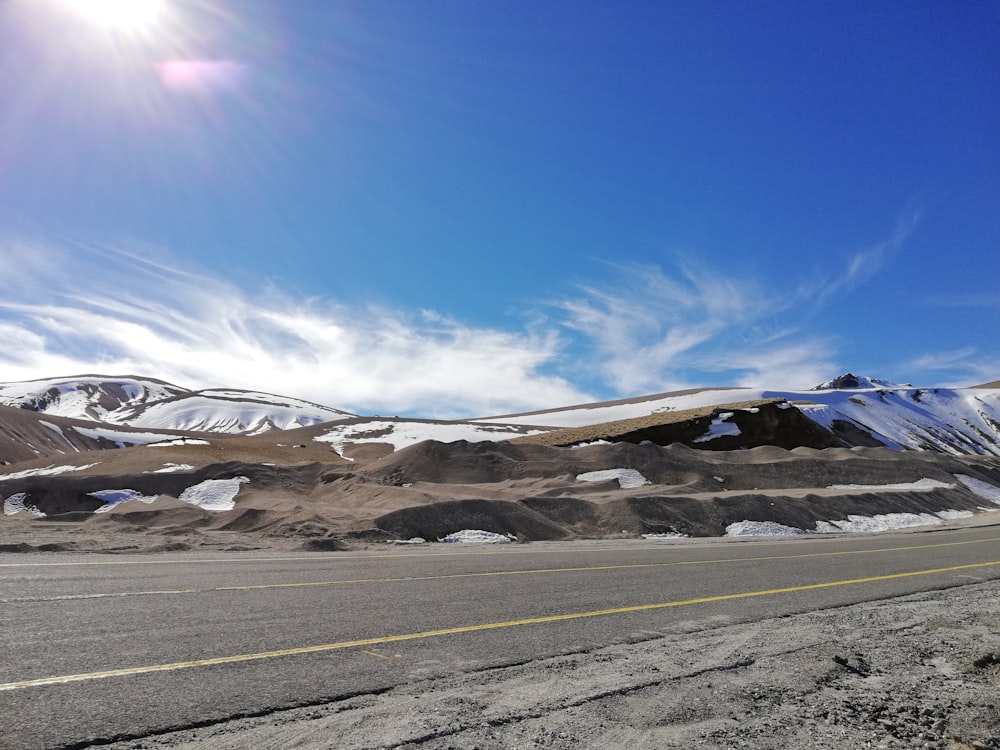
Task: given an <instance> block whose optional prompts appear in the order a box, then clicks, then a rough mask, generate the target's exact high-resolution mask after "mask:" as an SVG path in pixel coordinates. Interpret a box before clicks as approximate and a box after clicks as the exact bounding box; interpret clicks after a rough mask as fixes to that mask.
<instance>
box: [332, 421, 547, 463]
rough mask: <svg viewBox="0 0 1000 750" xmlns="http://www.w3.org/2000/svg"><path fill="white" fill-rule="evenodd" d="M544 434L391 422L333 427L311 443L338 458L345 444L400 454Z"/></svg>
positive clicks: (466, 425) (464, 424) (499, 427)
mask: <svg viewBox="0 0 1000 750" xmlns="http://www.w3.org/2000/svg"><path fill="white" fill-rule="evenodd" d="M542 432H545V430H524V429H520V428H518V427H513V426H510V425H495V424H472V423H468V422H460V423H446V422H395V421H388V420H385V421H373V422H359V423H356V424H337V425H333V426H331V427H330V429H329V430H327V431H326V432H324V433H323V434H322V435H317V436H316V437H315V438H313V440H315V441H317V442H319V443H330V445H331V447H332V448H333V450H335V451H336V452H337V454H338V455H339V456H341V458H343V457H344V446H345V445H347V444H348V443H389V444H390V445H391V446H392V448H393V450H397V451H398V450H400V449H401V448H406V447H408V446H411V445H416V444H417V443H422V442H423V441H424V440H437V441H439V442H442V443H453V442H455V441H458V440H467V441H468V442H470V443H477V442H482V441H484V440H507V439H508V438H514V437H521V436H522V435H538V434H541V433H542Z"/></svg>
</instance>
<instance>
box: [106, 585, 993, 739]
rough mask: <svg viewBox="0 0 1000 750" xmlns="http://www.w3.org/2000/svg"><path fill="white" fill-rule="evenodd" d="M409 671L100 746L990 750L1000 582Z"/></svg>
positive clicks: (688, 625) (700, 623) (694, 623)
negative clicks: (320, 696) (534, 657)
mask: <svg viewBox="0 0 1000 750" xmlns="http://www.w3.org/2000/svg"><path fill="white" fill-rule="evenodd" d="M650 636H651V638H650V640H644V641H641V642H638V643H632V644H626V645H616V646H611V647H608V648H604V649H599V650H595V651H591V652H588V653H574V654H565V655H560V656H554V657H551V658H547V659H543V660H538V661H533V662H530V663H527V664H522V665H516V666H511V667H505V668H495V669H488V670H483V671H479V672H473V673H465V674H458V675H450V676H445V677H440V678H434V679H426V680H421V681H414V682H409V683H407V684H405V685H402V686H400V687H398V688H395V689H392V690H389V691H387V692H384V693H381V694H377V695H362V696H355V697H352V698H347V699H344V700H342V701H337V702H333V703H328V704H323V705H319V706H310V707H305V708H298V709H294V710H289V711H282V712H277V713H274V714H269V715H267V716H264V717H257V718H251V719H241V720H236V721H231V722H226V723H223V724H217V725H213V726H209V727H203V728H199V729H196V730H185V731H179V732H175V733H171V734H167V735H159V736H156V737H150V738H146V739H143V740H136V741H132V742H128V743H119V744H116V745H112V746H110V747H111V748H113V750H124V749H125V748H129V749H130V750H131V749H134V748H144V749H146V750H153V749H156V748H172V749H173V750H236V749H237V748H246V747H255V748H300V749H302V750H317V749H319V748H338V749H340V750H350V749H351V748H408V749H409V748H414V749H415V748H420V750H445V749H446V748H452V749H455V748H461V749H463V750H470V749H472V748H479V749H480V750H488V749H490V748H520V749H523V748H542V747H544V748H555V749H568V748H574V749H579V748H608V747H628V748H629V749H630V750H647V749H649V750H652V748H682V747H683V748H692V747H694V748H698V747H702V748H765V749H766V748H775V749H777V748H781V749H782V750H785V749H786V748H802V749H804V750H811V749H816V748H940V749H942V750H944V749H945V748H948V749H949V750H967V749H969V748H975V749H976V750H984V749H986V750H1000V583H997V582H992V583H975V582H972V583H970V584H969V585H964V586H960V587H957V588H951V589H946V590H941V591H933V592H926V593H921V594H915V595H911V596H906V597H901V598H898V599H890V600H884V601H879V602H870V603H864V604H857V605H853V606H849V607H842V608H836V609H830V610H824V611H820V612H812V613H806V614H801V615H793V616H789V617H781V618H775V619H770V620H763V621H758V622H752V623H743V624H732V623H731V622H705V621H691V622H689V623H686V624H684V625H681V626H678V627H675V628H672V629H671V630H670V631H665V632H663V633H659V634H650Z"/></svg>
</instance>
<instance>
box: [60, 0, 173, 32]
mask: <svg viewBox="0 0 1000 750" xmlns="http://www.w3.org/2000/svg"><path fill="white" fill-rule="evenodd" d="M64 2H65V3H66V4H67V5H69V6H70V7H71V8H72V9H73V10H75V11H76V12H77V13H79V14H80V15H82V16H84V17H85V18H87V19H89V20H90V21H92V22H93V23H95V24H98V25H100V26H104V27H105V28H108V29H112V30H117V31H136V30H140V29H143V28H145V27H148V26H151V25H152V24H154V23H156V21H158V20H159V19H160V17H161V16H162V14H163V11H164V5H165V2H164V0H64Z"/></svg>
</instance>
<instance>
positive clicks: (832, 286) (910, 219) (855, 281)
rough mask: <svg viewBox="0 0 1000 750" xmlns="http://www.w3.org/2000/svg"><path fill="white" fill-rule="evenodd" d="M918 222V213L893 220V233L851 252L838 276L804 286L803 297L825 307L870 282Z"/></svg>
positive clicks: (899, 248) (912, 212)
mask: <svg viewBox="0 0 1000 750" xmlns="http://www.w3.org/2000/svg"><path fill="white" fill-rule="evenodd" d="M919 222H920V211H917V210H913V211H909V212H907V213H905V214H903V215H902V216H900V217H899V218H898V219H897V220H896V225H895V226H894V227H893V230H892V234H891V235H890V236H889V237H888V238H886V239H884V240H882V241H880V242H876V243H874V244H872V245H870V246H869V247H866V248H863V249H861V250H858V251H856V252H853V253H850V254H849V255H848V257H847V262H846V264H845V266H844V267H843V269H842V270H841V271H840V273H838V274H836V275H833V276H830V277H827V278H824V279H823V280H821V281H820V282H819V283H817V284H815V285H811V286H808V287H804V288H803V289H802V290H801V294H803V296H806V297H809V298H811V299H813V300H814V301H815V302H816V304H825V303H826V302H827V301H829V300H830V299H831V298H834V297H836V296H838V295H840V294H844V293H846V292H849V291H851V290H852V289H855V288H857V287H858V286H860V285H861V284H863V283H865V282H866V281H869V280H870V279H872V278H873V277H874V276H875V275H876V274H877V273H878V272H879V271H881V270H882V268H883V267H884V266H885V265H886V264H887V263H888V262H889V261H891V260H892V259H893V258H894V257H896V255H897V254H898V253H899V251H900V250H901V249H902V247H903V245H904V243H905V242H906V240H907V238H908V237H909V236H910V234H912V232H913V230H914V229H915V228H916V226H917V224H918V223H919Z"/></svg>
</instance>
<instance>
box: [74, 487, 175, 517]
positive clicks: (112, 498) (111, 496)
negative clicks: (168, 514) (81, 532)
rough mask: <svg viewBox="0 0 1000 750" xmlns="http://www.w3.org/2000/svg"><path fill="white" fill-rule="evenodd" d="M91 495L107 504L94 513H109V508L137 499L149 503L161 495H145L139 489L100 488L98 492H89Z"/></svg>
mask: <svg viewBox="0 0 1000 750" xmlns="http://www.w3.org/2000/svg"><path fill="white" fill-rule="evenodd" d="M87 494H88V495H89V496H90V497H96V498H97V499H98V500H103V501H104V503H105V505H103V506H101V507H100V508H98V509H97V510H95V511H94V513H107V512H108V511H109V510H111V509H112V508H114V507H115V506H116V505H118V504H119V503H127V502H129V501H131V500H135V501H137V502H140V503H146V504H149V503H151V502H153V501H154V500H156V498H158V497H159V495H143V494H142V493H141V492H139V491H138V490H128V489H125V490H98V491H97V492H88V493H87Z"/></svg>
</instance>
